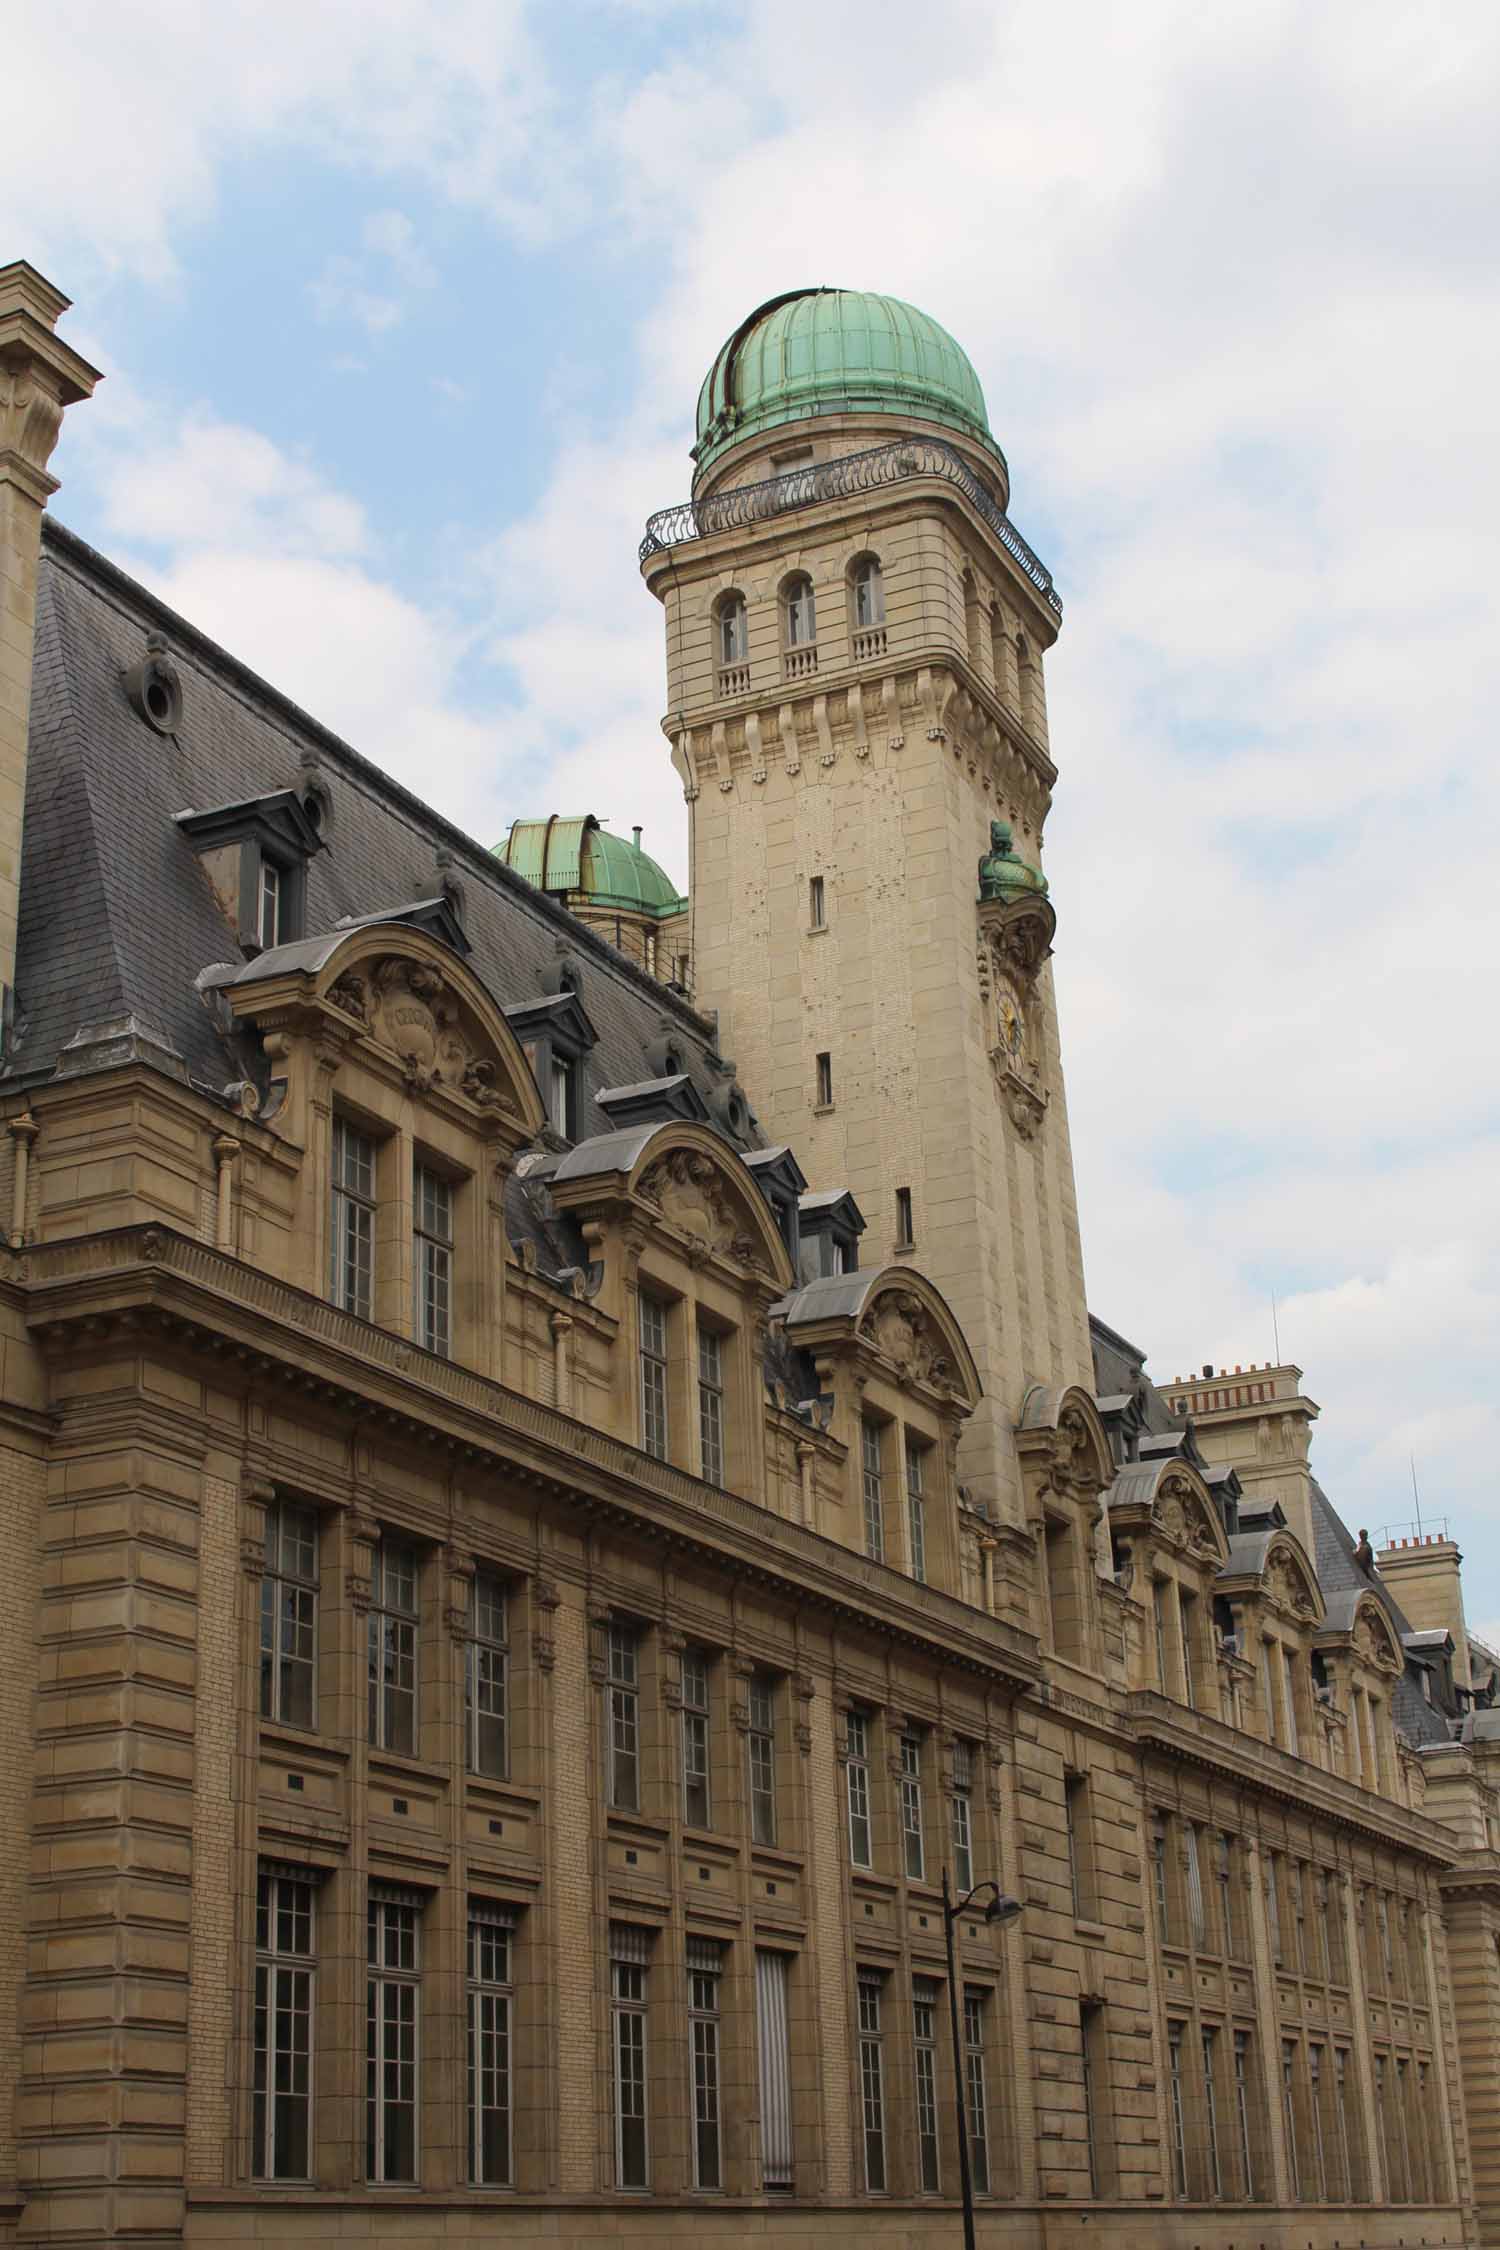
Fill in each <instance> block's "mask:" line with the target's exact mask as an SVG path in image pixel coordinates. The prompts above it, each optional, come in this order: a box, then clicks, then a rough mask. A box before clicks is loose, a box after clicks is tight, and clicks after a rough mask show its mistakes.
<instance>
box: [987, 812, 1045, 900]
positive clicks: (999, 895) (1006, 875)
mask: <svg viewBox="0 0 1500 2250" xmlns="http://www.w3.org/2000/svg"><path fill="white" fill-rule="evenodd" d="M1028 891H1029V892H1031V893H1033V894H1034V895H1035V896H1036V897H1038V898H1045V897H1046V895H1047V878H1046V876H1045V875H1044V874H1043V873H1042V871H1041V869H1040V868H1039V867H1033V866H1032V865H1031V864H1030V862H1029V861H1027V860H1024V859H1022V857H1021V855H1020V853H1019V852H1018V851H1017V850H1016V847H1015V843H1014V841H1013V839H1012V831H1011V825H1010V822H1009V821H1008V820H992V821H991V822H990V848H989V850H988V851H987V852H986V853H985V855H984V857H983V859H982V860H981V861H980V862H979V896H980V898H981V899H1003V900H1007V901H1008V900H1010V899H1013V898H1022V897H1024V896H1025V894H1026V893H1027V892H1028Z"/></svg>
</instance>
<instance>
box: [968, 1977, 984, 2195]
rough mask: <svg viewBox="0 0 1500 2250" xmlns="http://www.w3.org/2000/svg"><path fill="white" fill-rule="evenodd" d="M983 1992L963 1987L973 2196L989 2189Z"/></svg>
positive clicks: (971, 1986)
mask: <svg viewBox="0 0 1500 2250" xmlns="http://www.w3.org/2000/svg"><path fill="white" fill-rule="evenodd" d="M985 2014H986V1995H985V1993H984V1991H983V1989H982V1987H980V1986H979V1985H972V1984H967V1985H965V1986H964V2095H965V2098H966V2100H967V2102H968V2123H969V2174H970V2177H971V2178H972V2180H973V2182H974V2193H975V2194H976V2195H988V2194H989V2192H990V2093H989V2082H988V2080H987V2078H986V2076H985V2067H984V2049H985V2037H984V2029H985Z"/></svg>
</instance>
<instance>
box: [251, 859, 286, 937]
mask: <svg viewBox="0 0 1500 2250" xmlns="http://www.w3.org/2000/svg"><path fill="white" fill-rule="evenodd" d="M256 935H257V937H258V938H259V939H260V945H261V951H262V952H263V953H268V952H269V951H270V949H271V947H272V946H273V945H280V943H281V869H280V868H279V867H278V866H277V865H276V862H275V861H274V860H272V859H262V861H261V863H260V917H259V923H258V927H257V930H256Z"/></svg>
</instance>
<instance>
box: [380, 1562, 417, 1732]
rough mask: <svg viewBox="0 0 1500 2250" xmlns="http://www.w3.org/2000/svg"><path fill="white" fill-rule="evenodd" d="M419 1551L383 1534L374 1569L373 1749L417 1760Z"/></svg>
mask: <svg viewBox="0 0 1500 2250" xmlns="http://www.w3.org/2000/svg"><path fill="white" fill-rule="evenodd" d="M419 1572H420V1565H419V1563H418V1560H417V1551H416V1549H415V1547H411V1546H408V1545H407V1543H406V1541H405V1540H404V1539H392V1538H390V1537H388V1536H386V1535H385V1534H382V1536H381V1539H380V1543H379V1545H378V1546H377V1547H376V1549H375V1555H374V1560H373V1562H372V1564H371V1568H370V1616H369V1648H370V1664H369V1672H370V1713H369V1717H370V1747H371V1748H372V1749H374V1750H396V1751H400V1752H401V1753H402V1754H403V1755H405V1756H406V1757H412V1756H414V1755H415V1753H416V1747H417V1591H418V1586H419V1583H420V1577H419Z"/></svg>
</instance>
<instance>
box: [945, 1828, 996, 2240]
mask: <svg viewBox="0 0 1500 2250" xmlns="http://www.w3.org/2000/svg"><path fill="white" fill-rule="evenodd" d="M984 1888H985V1885H984V1884H983V1883H976V1884H975V1885H974V1889H973V1890H971V1891H969V1892H968V1893H967V1894H966V1895H965V1897H964V1898H963V1899H962V1900H961V1901H960V1902H959V1903H958V1904H957V1905H955V1904H954V1901H953V1893H952V1890H951V1888H950V1886H949V1882H948V1870H947V1868H946V1867H945V1868H944V1869H943V1934H944V1936H945V1937H946V1939H947V1941H948V2021H949V2024H950V2027H951V2029H952V2032H953V2105H954V2110H955V2114H956V2122H957V2125H958V2186H959V2193H960V2194H961V2196H962V2197H963V2207H964V2250H975V2246H974V2181H973V2177H972V2175H971V2173H970V2171H969V2117H968V2107H967V2102H966V2095H967V2093H968V2088H967V2086H966V2084H965V2081H964V2051H963V2039H962V2036H961V2034H960V2031H959V2003H958V1961H957V1957H956V1948H955V1946H954V1943H953V1925H954V1923H955V1921H956V1920H957V1919H958V1917H959V1915H960V1914H961V1913H962V1912H963V1910H964V1908H965V1907H966V1906H967V1905H968V1904H969V1901H970V1899H972V1898H973V1896H974V1892H975V1891H982V1890H983V1889H984ZM989 1888H990V1889H991V1890H993V1889H994V1888H995V1886H994V1884H991V1885H990V1886H989Z"/></svg>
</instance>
